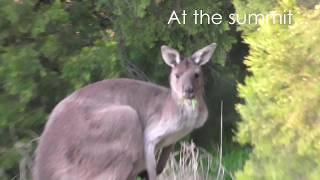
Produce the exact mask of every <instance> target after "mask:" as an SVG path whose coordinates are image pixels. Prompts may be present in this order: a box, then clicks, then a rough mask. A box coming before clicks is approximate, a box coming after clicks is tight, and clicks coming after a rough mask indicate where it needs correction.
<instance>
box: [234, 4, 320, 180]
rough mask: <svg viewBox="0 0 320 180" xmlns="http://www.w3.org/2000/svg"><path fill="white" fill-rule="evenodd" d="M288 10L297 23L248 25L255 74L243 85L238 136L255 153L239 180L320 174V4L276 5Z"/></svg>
mask: <svg viewBox="0 0 320 180" xmlns="http://www.w3.org/2000/svg"><path fill="white" fill-rule="evenodd" d="M237 1H238V0H237ZM236 4H237V3H236ZM247 6H248V8H249V9H250V4H247ZM240 7H241V8H244V6H239V7H237V6H236V8H240ZM285 9H287V10H288V9H292V10H293V12H294V23H293V24H292V25H272V24H271V23H270V22H269V23H263V24H260V25H259V29H258V30H255V31H252V29H247V30H245V34H246V36H245V41H246V42H247V43H248V44H249V46H250V54H249V56H248V57H247V58H246V61H245V63H246V65H247V66H248V68H249V71H250V73H251V74H252V75H251V76H249V77H247V78H246V80H245V83H244V84H243V85H239V91H240V96H241V97H242V98H243V99H244V101H245V103H244V104H241V105H238V111H239V112H240V114H241V116H242V119H243V121H242V122H241V123H239V126H238V128H239V130H238V133H237V139H238V141H239V142H241V143H249V144H251V145H252V146H253V152H252V154H251V155H250V158H249V160H248V161H247V162H246V164H245V167H244V169H243V170H242V171H239V172H237V174H236V176H237V179H239V180H247V179H268V180H269V179H277V180H286V179H288V180H289V179H297V180H298V179H299V180H300V179H314V180H316V179H319V178H320V121H319V120H320V108H319V107H320V53H319V52H320V43H319V42H320V8H319V6H316V7H315V8H314V9H306V8H304V7H299V6H298V5H296V4H295V2H292V1H278V3H276V4H274V7H273V8H272V9H270V10H274V11H276V12H279V13H281V12H282V10H285ZM241 11H243V10H241Z"/></svg>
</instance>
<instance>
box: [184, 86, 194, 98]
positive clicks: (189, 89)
mask: <svg viewBox="0 0 320 180" xmlns="http://www.w3.org/2000/svg"><path fill="white" fill-rule="evenodd" d="M184 92H185V96H186V98H190V99H192V98H194V90H193V88H192V87H186V88H185V90H184Z"/></svg>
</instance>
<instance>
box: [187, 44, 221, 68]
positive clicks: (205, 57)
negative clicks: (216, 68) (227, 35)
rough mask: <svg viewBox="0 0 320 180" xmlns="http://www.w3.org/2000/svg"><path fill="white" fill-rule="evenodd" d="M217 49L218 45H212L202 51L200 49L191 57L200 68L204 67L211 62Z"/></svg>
mask: <svg viewBox="0 0 320 180" xmlns="http://www.w3.org/2000/svg"><path fill="white" fill-rule="evenodd" d="M216 47H217V44H216V43H212V44H210V45H208V46H206V47H204V48H202V49H199V50H198V51H196V52H195V53H193V55H192V56H191V59H192V60H193V62H195V63H196V64H198V65H199V66H202V65H204V64H206V63H207V62H209V60H210V58H211V56H212V54H213V52H214V50H215V49H216Z"/></svg>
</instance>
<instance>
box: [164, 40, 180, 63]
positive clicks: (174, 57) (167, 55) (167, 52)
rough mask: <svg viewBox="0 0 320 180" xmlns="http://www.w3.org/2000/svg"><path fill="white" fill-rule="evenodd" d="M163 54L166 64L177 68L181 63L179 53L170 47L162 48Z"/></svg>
mask: <svg viewBox="0 0 320 180" xmlns="http://www.w3.org/2000/svg"><path fill="white" fill-rule="evenodd" d="M161 54H162V58H163V60H164V62H165V63H166V64H168V65H169V66H171V67H174V66H176V65H177V64H179V63H180V61H181V59H180V54H179V52H178V51H177V50H175V49H173V48H170V47H168V46H165V45H163V46H161Z"/></svg>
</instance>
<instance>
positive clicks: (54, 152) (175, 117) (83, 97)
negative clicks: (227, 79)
mask: <svg viewBox="0 0 320 180" xmlns="http://www.w3.org/2000/svg"><path fill="white" fill-rule="evenodd" d="M215 48H216V44H215V43H213V44H210V45H208V46H206V47H204V48H202V49H200V50H198V51H196V52H195V53H194V54H193V55H192V56H191V57H188V58H185V57H183V56H181V55H180V53H179V52H178V51H177V50H175V49H172V48H170V47H168V46H162V47H161V53H162V58H163V60H164V62H165V63H166V64H167V65H169V66H170V67H171V74H170V89H169V88H166V87H162V86H158V85H155V84H152V83H148V82H143V81H138V80H131V79H111V80H103V81H100V82H96V83H93V84H90V85H88V86H86V87H84V88H82V89H80V90H78V91H76V92H74V93H73V94H71V95H70V96H68V97H66V98H65V99H63V100H62V101H61V102H60V103H59V104H58V105H57V106H56V107H55V108H54V110H53V111H52V113H51V115H50V117H49V120H48V122H47V124H46V126H45V129H44V132H43V134H42V135H41V137H40V142H39V145H38V148H37V150H36V157H35V165H34V171H33V177H34V180H134V179H135V178H136V177H137V176H138V175H139V174H140V173H142V172H147V173H146V174H147V176H148V177H147V178H148V179H149V180H156V178H157V174H159V173H161V171H162V170H163V168H164V166H165V163H166V161H167V159H168V156H169V153H170V151H171V150H172V149H173V146H174V144H175V143H176V142H177V141H178V140H179V139H181V138H182V137H184V136H186V135H187V134H189V133H190V132H191V131H192V130H193V129H195V128H199V127H201V126H202V125H203V124H204V123H205V121H206V119H207V116H208V111H207V107H206V104H205V101H204V99H203V95H204V87H203V86H204V84H203V77H202V76H203V75H202V72H201V66H202V65H204V64H206V63H207V62H208V61H209V60H210V58H211V56H212V54H213V52H214V50H215ZM160 149H162V153H161V155H160V158H159V160H158V162H157V161H156V155H155V154H156V152H158V151H159V150H160Z"/></svg>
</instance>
